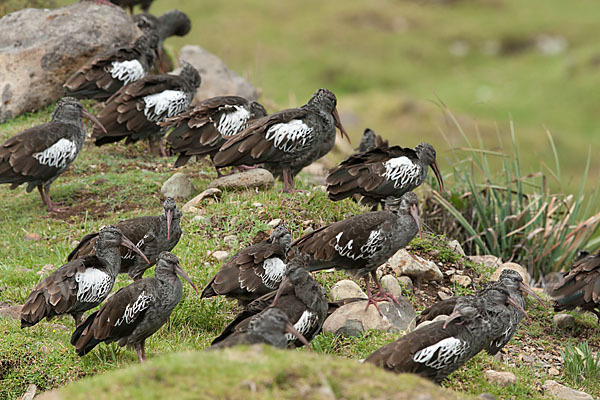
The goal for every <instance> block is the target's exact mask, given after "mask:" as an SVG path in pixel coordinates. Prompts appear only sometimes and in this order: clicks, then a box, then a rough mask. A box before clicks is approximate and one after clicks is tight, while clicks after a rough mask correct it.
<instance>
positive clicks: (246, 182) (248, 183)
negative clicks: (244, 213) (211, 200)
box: [208, 168, 275, 189]
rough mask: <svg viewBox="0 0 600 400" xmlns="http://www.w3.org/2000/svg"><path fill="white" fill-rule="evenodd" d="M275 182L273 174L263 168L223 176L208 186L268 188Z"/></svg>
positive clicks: (220, 187)
mask: <svg viewBox="0 0 600 400" xmlns="http://www.w3.org/2000/svg"><path fill="white" fill-rule="evenodd" d="M274 182H275V179H274V178H273V175H272V174H271V173H270V172H269V171H267V170H266V169H262V168H255V169H251V170H248V171H244V172H238V173H236V174H231V175H226V176H222V177H220V178H218V179H215V180H214V181H212V182H211V183H209V185H208V187H211V188H219V189H250V188H267V187H269V186H272V185H273V183H274Z"/></svg>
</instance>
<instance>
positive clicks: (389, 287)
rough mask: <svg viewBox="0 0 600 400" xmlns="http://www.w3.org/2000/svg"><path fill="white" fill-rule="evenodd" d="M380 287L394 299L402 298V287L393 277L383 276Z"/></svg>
mask: <svg viewBox="0 0 600 400" xmlns="http://www.w3.org/2000/svg"><path fill="white" fill-rule="evenodd" d="M381 286H383V289H384V290H385V291H386V292H388V293H389V294H391V295H392V296H394V297H400V296H402V287H401V286H400V284H399V283H398V279H396V277H395V276H393V275H385V276H383V277H382V278H381Z"/></svg>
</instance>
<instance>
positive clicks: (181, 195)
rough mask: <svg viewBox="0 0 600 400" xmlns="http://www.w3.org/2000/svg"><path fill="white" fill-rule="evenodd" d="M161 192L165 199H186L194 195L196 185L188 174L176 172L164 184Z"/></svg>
mask: <svg viewBox="0 0 600 400" xmlns="http://www.w3.org/2000/svg"><path fill="white" fill-rule="evenodd" d="M160 192H161V193H162V195H163V196H164V197H165V198H167V197H172V198H174V199H185V198H187V197H190V196H191V195H192V193H194V185H192V181H190V178H189V177H188V176H187V175H186V174H184V173H183V172H176V173H174V174H173V175H172V176H171V177H170V178H169V179H167V180H166V181H165V183H163V185H162V187H161V188H160ZM188 210H189V207H188Z"/></svg>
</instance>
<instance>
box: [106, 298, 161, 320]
mask: <svg viewBox="0 0 600 400" xmlns="http://www.w3.org/2000/svg"><path fill="white" fill-rule="evenodd" d="M153 300H154V296H153V295H151V294H146V292H144V291H142V293H140V295H139V296H138V298H137V299H135V302H134V303H133V304H131V303H129V304H127V307H125V312H124V313H123V315H121V317H120V318H119V319H118V320H117V321H116V322H115V325H114V326H119V325H121V324H122V323H123V322H125V323H126V324H127V325H129V324H131V323H132V322H133V321H135V319H136V318H137V317H138V315H139V314H140V313H141V312H142V311H144V310H145V309H146V308H148V307H150V305H151V304H152V302H153Z"/></svg>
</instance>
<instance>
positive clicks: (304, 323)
mask: <svg viewBox="0 0 600 400" xmlns="http://www.w3.org/2000/svg"><path fill="white" fill-rule="evenodd" d="M312 316H313V313H311V312H310V311H308V310H304V312H303V313H302V315H301V316H300V318H299V319H298V322H296V323H295V324H294V328H296V330H297V331H298V332H300V333H301V334H302V335H303V336H305V335H306V334H307V333H308V331H309V330H310V326H311V324H312ZM285 338H286V339H287V340H288V341H292V340H296V339H297V338H296V336H294V335H292V334H291V333H286V334H285Z"/></svg>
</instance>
